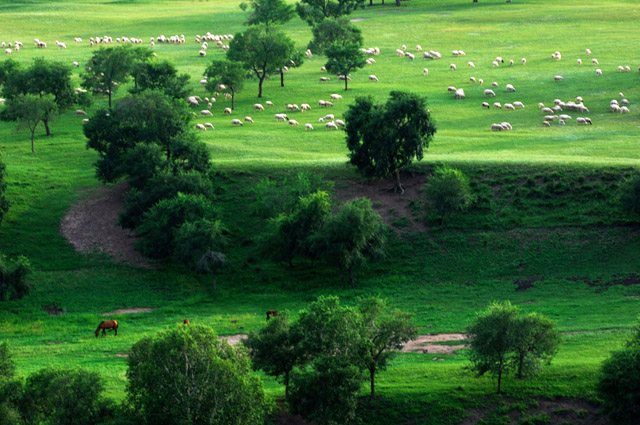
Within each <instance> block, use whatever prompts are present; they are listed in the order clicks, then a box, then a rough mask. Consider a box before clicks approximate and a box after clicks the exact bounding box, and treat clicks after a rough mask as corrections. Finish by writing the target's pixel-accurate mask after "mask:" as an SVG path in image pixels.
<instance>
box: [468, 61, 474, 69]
mask: <svg viewBox="0 0 640 425" xmlns="http://www.w3.org/2000/svg"><path fill="white" fill-rule="evenodd" d="M467 66H468V67H469V68H475V67H476V64H475V63H473V62H467Z"/></svg>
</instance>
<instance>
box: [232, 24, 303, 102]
mask: <svg viewBox="0 0 640 425" xmlns="http://www.w3.org/2000/svg"><path fill="white" fill-rule="evenodd" d="M293 48H294V47H293V41H292V40H291V38H289V36H287V35H286V34H285V33H284V32H282V31H280V30H275V29H273V30H272V29H269V30H268V29H267V27H265V26H264V25H260V26H253V27H251V28H249V29H247V30H246V31H245V32H243V33H239V34H237V35H236V36H235V37H234V38H233V40H231V42H230V43H229V50H228V51H227V57H228V58H229V60H232V61H236V62H242V63H243V64H244V67H245V69H247V70H248V71H250V72H252V73H253V74H254V75H255V76H256V78H257V79H258V97H262V83H263V82H264V80H265V78H267V76H269V75H271V74H273V73H274V72H275V71H276V70H277V69H278V67H279V66H281V64H283V63H285V61H286V60H287V59H288V58H290V57H291V55H292V52H293Z"/></svg>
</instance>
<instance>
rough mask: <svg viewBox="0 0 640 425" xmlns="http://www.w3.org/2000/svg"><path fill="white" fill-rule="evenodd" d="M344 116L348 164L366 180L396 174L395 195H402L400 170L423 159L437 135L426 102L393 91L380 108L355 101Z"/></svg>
mask: <svg viewBox="0 0 640 425" xmlns="http://www.w3.org/2000/svg"><path fill="white" fill-rule="evenodd" d="M344 116H345V122H346V133H347V137H346V139H347V148H348V149H349V151H350V153H349V160H350V162H351V164H353V165H355V166H356V167H357V168H358V171H360V173H362V174H363V175H364V176H366V177H387V176H389V175H392V174H395V175H396V185H395V188H396V191H399V192H400V193H404V188H403V187H402V183H401V182H400V169H401V168H402V167H405V166H407V165H409V164H411V163H412V162H413V160H414V159H416V160H418V161H419V160H421V159H422V157H423V155H424V150H425V149H426V148H427V147H428V146H429V142H430V141H431V138H432V137H433V135H434V134H435V132H436V127H435V125H434V124H433V121H432V120H431V115H430V113H429V111H428V110H427V106H426V99H424V98H421V97H419V96H418V95H415V94H412V93H407V92H400V91H393V92H391V95H390V97H389V100H388V101H387V103H386V104H385V105H380V104H375V103H374V102H373V99H372V98H371V97H358V98H356V103H355V105H350V106H349V110H348V111H347V112H346V113H345V115H344Z"/></svg>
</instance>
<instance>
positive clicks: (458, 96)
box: [455, 89, 466, 99]
mask: <svg viewBox="0 0 640 425" xmlns="http://www.w3.org/2000/svg"><path fill="white" fill-rule="evenodd" d="M455 97H456V99H464V98H465V97H466V96H465V95H464V90H463V89H458V90H456V94H455Z"/></svg>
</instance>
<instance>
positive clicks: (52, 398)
mask: <svg viewBox="0 0 640 425" xmlns="http://www.w3.org/2000/svg"><path fill="white" fill-rule="evenodd" d="M103 391H104V385H103V383H102V380H101V379H100V375H99V374H98V373H96V372H89V371H86V370H83V369H74V370H58V369H51V368H49V369H41V370H40V371H38V372H36V373H34V374H32V375H29V377H28V378H27V381H26V383H25V386H24V394H23V396H22V398H21V400H20V413H21V415H22V417H23V418H24V419H25V422H26V423H29V424H36V423H37V424H51V425H53V424H56V425H94V424H96V423H101V422H102V421H103V419H105V418H106V417H108V416H110V410H111V408H110V406H109V404H110V403H109V401H108V400H106V399H105V398H104V397H103V396H102V393H103Z"/></svg>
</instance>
